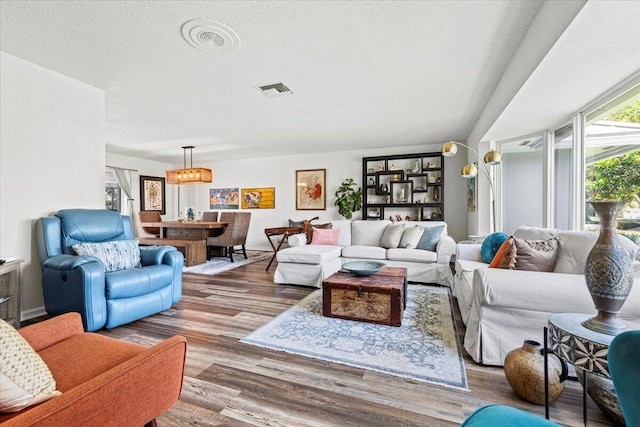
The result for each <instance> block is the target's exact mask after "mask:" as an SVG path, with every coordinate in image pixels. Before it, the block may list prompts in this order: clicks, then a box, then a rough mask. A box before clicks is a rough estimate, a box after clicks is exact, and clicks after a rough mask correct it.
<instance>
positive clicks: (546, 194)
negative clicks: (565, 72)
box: [498, 79, 640, 244]
mask: <svg viewBox="0 0 640 427" xmlns="http://www.w3.org/2000/svg"><path fill="white" fill-rule="evenodd" d="M584 111H585V112H586V113H585V112H579V113H576V114H575V115H574V116H573V117H571V118H568V120H567V121H565V122H564V124H562V125H561V126H558V127H557V128H555V129H553V130H547V131H544V132H541V135H543V136H545V137H544V138H543V137H542V136H538V135H537V134H534V135H533V136H529V137H519V138H513V139H510V140H505V141H499V142H498V145H499V147H500V151H501V152H502V155H503V162H502V171H501V175H500V179H501V190H502V193H501V197H500V198H499V199H498V201H499V203H500V208H501V211H502V213H503V215H502V218H503V220H502V225H503V227H502V228H503V230H504V231H505V232H512V231H513V230H514V227H518V226H519V225H522V224H530V225H542V226H547V225H548V226H551V227H554V228H559V229H563V230H573V229H586V230H593V231H596V230H597V229H598V227H599V224H598V218H597V216H596V215H595V212H594V211H593V209H592V208H591V206H590V204H589V203H588V201H589V200H631V201H630V202H629V203H628V204H627V206H626V208H625V210H624V211H623V212H622V214H621V215H620V217H619V219H618V222H617V224H616V225H617V228H618V233H619V234H623V235H625V236H627V237H629V238H630V239H631V240H633V241H634V242H636V243H639V244H640V83H638V79H636V80H635V82H633V83H632V84H631V85H626V89H625V91H624V92H623V93H620V91H618V92H617V93H614V94H611V95H610V96H608V97H606V96H603V97H602V98H600V100H599V101H597V102H594V103H593V104H592V105H591V106H590V107H587V108H585V109H584ZM541 147H542V148H544V149H543V150H540V148H541ZM537 174H539V180H536V177H537ZM540 189H541V191H540ZM545 202H547V203H546V204H545Z"/></svg>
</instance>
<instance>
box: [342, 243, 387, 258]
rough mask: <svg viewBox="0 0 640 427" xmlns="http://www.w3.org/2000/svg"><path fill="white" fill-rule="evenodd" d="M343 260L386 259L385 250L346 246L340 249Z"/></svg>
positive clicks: (378, 247)
mask: <svg viewBox="0 0 640 427" xmlns="http://www.w3.org/2000/svg"><path fill="white" fill-rule="evenodd" d="M342 256H343V257H345V258H363V259H387V250H386V249H385V248H381V247H380V246H347V247H346V248H342Z"/></svg>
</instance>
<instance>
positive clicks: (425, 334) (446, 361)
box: [240, 285, 468, 390]
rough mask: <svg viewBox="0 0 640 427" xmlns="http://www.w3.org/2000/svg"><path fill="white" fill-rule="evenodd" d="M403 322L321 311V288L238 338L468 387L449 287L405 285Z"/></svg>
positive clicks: (359, 365) (290, 351)
mask: <svg viewBox="0 0 640 427" xmlns="http://www.w3.org/2000/svg"><path fill="white" fill-rule="evenodd" d="M407 297H408V298H407V309H406V310H405V312H404V317H403V319H402V326H400V327H393V326H384V325H376V324H373V323H365V322H354V321H350V320H342V319H335V318H331V317H323V316H322V290H318V291H316V292H314V293H312V294H311V295H309V296H307V297H306V298H305V299H303V300H302V301H300V302H299V303H298V304H297V305H295V306H293V307H291V308H290V309H288V310H287V311H285V312H284V313H282V314H280V315H279V316H278V317H276V318H275V319H273V320H272V321H270V322H269V323H267V324H266V325H264V326H262V327H260V328H259V329H257V330H256V331H254V332H252V333H251V334H249V335H248V336H246V337H244V338H243V339H242V340H240V341H241V342H243V343H247V344H253V345H257V346H261V347H266V348H271V349H274V350H280V351H285V352H288V353H294V354H300V355H303V356H308V357H314V358H317V359H322V360H327V361H330V362H336V363H341V364H345V365H349V366H355V367H358V368H363V369H370V370H374V371H378V372H384V373H387V374H391V375H397V376H401V377H405V378H412V379H415V380H419V381H426V382H430V383H435V384H439V385H444V386H448V387H453V388H457V389H463V390H468V387H467V374H466V371H465V367H464V361H463V358H462V352H461V347H460V343H459V341H458V335H457V332H456V329H455V323H454V320H453V315H452V311H451V302H450V297H449V289H448V288H441V287H435V286H423V285H409V287H408V295H407Z"/></svg>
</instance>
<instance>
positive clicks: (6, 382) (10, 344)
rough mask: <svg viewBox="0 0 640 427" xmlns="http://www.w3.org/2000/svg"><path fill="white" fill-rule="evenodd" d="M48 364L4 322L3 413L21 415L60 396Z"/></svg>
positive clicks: (0, 346) (0, 328)
mask: <svg viewBox="0 0 640 427" xmlns="http://www.w3.org/2000/svg"><path fill="white" fill-rule="evenodd" d="M61 394H62V393H60V392H59V391H58V390H56V381H55V380H54V379H53V375H51V371H50V370H49V368H48V367H47V365H46V364H45V363H44V360H42V358H41V357H40V356H39V355H38V353H36V352H35V351H34V350H33V348H31V346H30V345H29V343H28V342H27V341H26V340H25V339H24V338H23V337H22V335H20V333H19V332H18V331H17V330H15V329H14V328H13V326H11V325H9V324H8V323H7V322H5V321H3V320H1V319H0V412H17V411H21V410H23V409H24V408H26V407H28V406H31V405H36V404H38V403H42V402H44V401H46V400H49V399H51V398H52V397H56V396H60V395H61Z"/></svg>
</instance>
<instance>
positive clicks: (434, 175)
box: [362, 151, 445, 221]
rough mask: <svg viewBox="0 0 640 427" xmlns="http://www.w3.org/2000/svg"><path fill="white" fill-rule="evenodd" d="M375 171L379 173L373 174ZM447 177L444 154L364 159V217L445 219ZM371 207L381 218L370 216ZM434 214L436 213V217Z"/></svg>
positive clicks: (431, 153)
mask: <svg viewBox="0 0 640 427" xmlns="http://www.w3.org/2000/svg"><path fill="white" fill-rule="evenodd" d="M371 169H374V170H375V172H373V173H371ZM443 176H444V162H443V157H442V153H441V152H440V151H435V152H428V153H414V154H391V155H386V156H373V157H363V158H362V180H363V182H366V183H367V185H366V186H364V188H363V192H364V196H365V197H364V199H363V209H362V212H363V218H365V219H372V220H373V219H382V218H392V220H394V221H395V219H394V218H396V217H399V218H407V217H409V218H419V219H424V220H425V221H435V220H442V219H443V217H444V205H445V204H444V182H443V180H442V177H443ZM371 182H373V184H372V183H371ZM436 188H437V190H436ZM434 190H436V191H435V193H436V196H439V197H436V199H435V200H433V197H432V194H433V193H434ZM371 208H373V209H375V210H376V211H377V212H379V213H380V214H379V216H378V217H372V216H370V215H368V212H369V211H370V210H371ZM427 209H428V210H429V212H428V213H427V212H426V211H427ZM432 212H436V214H435V215H434V217H433V218H432V217H431V213H432Z"/></svg>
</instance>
